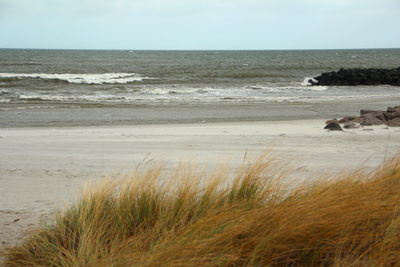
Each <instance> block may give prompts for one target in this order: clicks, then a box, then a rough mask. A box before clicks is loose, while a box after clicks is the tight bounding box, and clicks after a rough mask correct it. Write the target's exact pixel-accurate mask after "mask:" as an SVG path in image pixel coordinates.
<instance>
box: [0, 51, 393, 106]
mask: <svg viewBox="0 0 400 267" xmlns="http://www.w3.org/2000/svg"><path fill="white" fill-rule="evenodd" d="M399 66H400V49H387V50H320V51H80V50H10V49H0V102H2V103H11V104H15V103H17V104H18V103H29V102H38V101H41V102H42V103H48V102H52V103H54V102H58V103H113V104H117V105H118V104H126V103H133V104H148V103H152V104H163V105H165V104H168V103H174V104H176V103H184V104H191V103H220V102H223V103H224V104H226V103H238V102H240V103H253V102H254V103H270V102H280V103H286V102H288V103H293V102H296V103H302V102H306V103H320V102H324V101H335V100H338V101H346V100H362V99H369V100H371V99H382V98H390V97H399V96H400V87H393V86H357V87H322V86H321V87H311V86H308V85H307V84H306V83H305V82H304V81H305V78H306V77H313V76H317V75H319V74H320V73H321V72H325V71H332V70H337V69H339V68H341V67H383V68H395V67H399Z"/></svg>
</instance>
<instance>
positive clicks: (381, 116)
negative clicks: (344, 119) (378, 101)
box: [360, 110, 386, 125]
mask: <svg viewBox="0 0 400 267" xmlns="http://www.w3.org/2000/svg"><path fill="white" fill-rule="evenodd" d="M360 114H361V122H363V121H365V119H364V118H367V119H368V120H370V118H371V117H374V118H375V119H378V120H380V121H381V122H382V123H379V124H378V123H375V124H372V125H381V124H386V116H385V112H384V111H381V110H360Z"/></svg>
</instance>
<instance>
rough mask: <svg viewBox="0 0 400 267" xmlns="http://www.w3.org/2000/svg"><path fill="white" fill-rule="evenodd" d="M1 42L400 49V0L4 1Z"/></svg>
mask: <svg viewBox="0 0 400 267" xmlns="http://www.w3.org/2000/svg"><path fill="white" fill-rule="evenodd" d="M0 48H46V49H128V50H135V49H137V50H164V49H165V50H247V49H257V50H262V49H278V50H280V49H352V48H400V0H0Z"/></svg>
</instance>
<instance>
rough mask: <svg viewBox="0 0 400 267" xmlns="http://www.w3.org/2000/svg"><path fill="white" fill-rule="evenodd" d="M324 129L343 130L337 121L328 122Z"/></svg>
mask: <svg viewBox="0 0 400 267" xmlns="http://www.w3.org/2000/svg"><path fill="white" fill-rule="evenodd" d="M324 129H327V130H329V131H343V129H342V127H340V125H339V122H331V123H328V124H327V125H326V126H325V127H324Z"/></svg>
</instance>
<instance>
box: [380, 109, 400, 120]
mask: <svg viewBox="0 0 400 267" xmlns="http://www.w3.org/2000/svg"><path fill="white" fill-rule="evenodd" d="M383 115H385V118H386V120H387V121H390V120H393V119H396V118H400V110H396V111H394V112H384V113H383Z"/></svg>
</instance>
